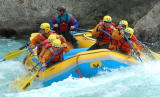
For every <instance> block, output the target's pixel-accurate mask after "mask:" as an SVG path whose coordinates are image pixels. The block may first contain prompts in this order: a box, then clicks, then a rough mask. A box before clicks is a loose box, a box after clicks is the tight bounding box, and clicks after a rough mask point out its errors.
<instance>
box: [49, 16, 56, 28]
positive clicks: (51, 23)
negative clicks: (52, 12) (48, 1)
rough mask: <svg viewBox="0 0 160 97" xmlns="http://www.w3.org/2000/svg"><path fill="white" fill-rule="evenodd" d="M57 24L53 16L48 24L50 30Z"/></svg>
mask: <svg viewBox="0 0 160 97" xmlns="http://www.w3.org/2000/svg"><path fill="white" fill-rule="evenodd" d="M56 23H57V19H56V16H53V17H52V19H51V20H50V21H49V24H50V26H51V29H53V28H54V24H56Z"/></svg>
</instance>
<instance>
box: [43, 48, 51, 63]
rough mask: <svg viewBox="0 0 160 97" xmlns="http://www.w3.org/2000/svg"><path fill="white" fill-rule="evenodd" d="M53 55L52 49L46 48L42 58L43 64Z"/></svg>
mask: <svg viewBox="0 0 160 97" xmlns="http://www.w3.org/2000/svg"><path fill="white" fill-rule="evenodd" d="M51 56H52V54H51V52H50V50H49V49H46V50H45V53H44V55H43V56H42V58H41V62H42V64H45V63H46V62H47V60H48V59H50V57H51Z"/></svg>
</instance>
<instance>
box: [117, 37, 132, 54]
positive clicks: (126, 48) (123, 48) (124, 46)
mask: <svg viewBox="0 0 160 97" xmlns="http://www.w3.org/2000/svg"><path fill="white" fill-rule="evenodd" d="M120 43H121V46H120V48H119V49H120V51H122V52H124V53H127V54H129V53H130V52H131V50H132V49H131V46H130V44H129V43H128V42H127V41H126V40H125V39H124V38H122V39H121V40H120Z"/></svg>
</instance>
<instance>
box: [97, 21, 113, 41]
mask: <svg viewBox="0 0 160 97" xmlns="http://www.w3.org/2000/svg"><path fill="white" fill-rule="evenodd" d="M112 25H113V24H111V27H107V28H105V26H104V25H103V24H102V23H101V24H99V26H100V29H104V30H105V31H106V32H107V33H109V34H110V35H111V34H112V33H111V31H112V30H113V27H112ZM98 40H99V41H103V42H110V41H111V37H110V36H108V35H107V34H106V33H104V32H103V31H99V36H98Z"/></svg>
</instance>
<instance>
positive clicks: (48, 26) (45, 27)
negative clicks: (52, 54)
mask: <svg viewBox="0 0 160 97" xmlns="http://www.w3.org/2000/svg"><path fill="white" fill-rule="evenodd" d="M40 28H41V29H44V30H45V33H48V32H49V31H50V24H49V23H42V24H41V26H40Z"/></svg>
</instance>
